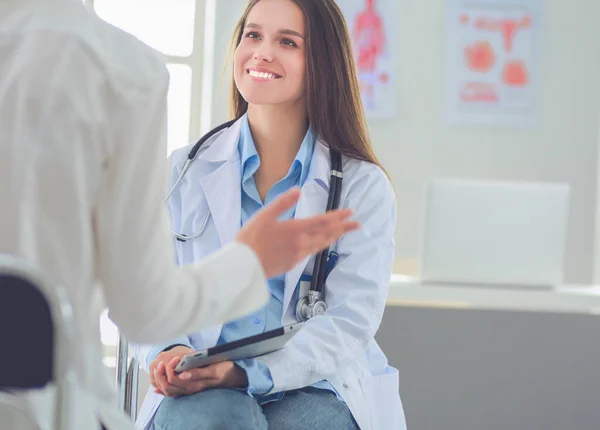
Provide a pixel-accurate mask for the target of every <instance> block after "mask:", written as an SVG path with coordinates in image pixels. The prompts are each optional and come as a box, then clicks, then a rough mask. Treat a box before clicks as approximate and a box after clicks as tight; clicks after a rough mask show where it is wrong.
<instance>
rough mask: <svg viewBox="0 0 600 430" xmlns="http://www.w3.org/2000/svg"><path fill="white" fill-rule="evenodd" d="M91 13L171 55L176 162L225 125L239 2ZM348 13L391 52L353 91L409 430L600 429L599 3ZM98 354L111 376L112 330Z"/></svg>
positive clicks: (186, 1)
mask: <svg viewBox="0 0 600 430" xmlns="http://www.w3.org/2000/svg"><path fill="white" fill-rule="evenodd" d="M86 3H88V5H89V7H90V8H93V9H94V10H95V11H96V12H97V13H98V14H99V16H100V17H102V18H103V19H105V20H107V21H108V22H111V23H113V24H114V25H116V26H118V27H120V28H123V29H124V30H126V31H128V32H130V33H132V34H134V35H136V36H137V37H139V38H140V39H141V40H143V41H144V42H146V43H147V44H149V45H151V46H153V47H154V48H156V49H158V50H160V51H162V52H163V53H164V54H165V55H166V56H167V58H168V62H169V66H168V67H169V72H170V75H171V86H170V90H169V129H168V145H169V152H170V151H172V150H174V149H176V148H178V147H181V146H184V145H187V144H188V143H189V142H191V141H194V140H196V139H198V138H199V137H200V136H201V135H202V134H204V133H206V132H207V131H208V130H210V129H211V128H213V127H215V126H216V125H218V124H221V123H222V122H224V121H226V120H227V119H229V116H228V100H229V98H228V91H229V82H230V79H229V76H230V69H228V66H227V64H228V63H227V59H228V54H229V43H230V37H231V34H232V31H233V28H234V26H235V23H236V21H237V19H238V18H239V16H240V14H241V12H242V10H243V8H244V6H245V4H246V1H245V0H170V1H166V0H94V1H91V0H87V2H86ZM339 3H340V5H341V6H343V7H345V8H346V9H345V10H347V11H348V25H349V27H351V29H354V30H356V29H358V30H356V31H358V32H360V28H361V24H360V22H361V13H363V12H364V13H367V15H362V16H363V18H364V16H368V13H371V14H375V15H376V16H379V17H380V19H381V25H378V31H383V32H384V34H385V35H386V38H385V42H384V43H382V45H384V46H382V47H381V52H380V53H378V54H377V55H379V54H381V55H380V56H381V58H380V59H377V58H376V59H375V61H381V63H380V65H379V66H375V71H374V70H370V69H369V66H368V65H364V64H363V65H361V66H360V67H359V75H361V83H362V84H363V85H364V87H363V90H364V94H363V102H364V103H365V106H366V108H367V117H368V126H369V133H370V136H371V139H372V141H373V144H374V147H375V150H376V153H377V155H378V157H379V159H380V160H382V162H383V165H384V167H385V168H386V169H387V171H388V173H389V175H390V177H391V180H392V182H393V185H394V188H395V192H396V200H397V211H398V219H397V226H396V233H395V242H396V257H395V264H394V275H393V276H392V279H391V281H390V292H389V300H388V306H387V308H386V312H385V315H384V319H383V322H382V325H381V327H380V330H379V332H378V333H377V340H378V342H379V343H380V345H381V347H382V349H383V350H384V352H385V353H386V354H387V356H388V358H389V361H390V365H392V366H394V367H397V368H398V369H399V371H400V394H401V397H402V401H403V405H404V411H405V414H406V419H407V425H408V428H409V429H411V430H437V429H440V430H441V429H444V430H471V429H473V430H475V429H481V430H501V429H502V430H504V429H532V430H533V429H544V430H559V429H560V430H567V429H572V430H588V429H589V430H592V429H594V430H597V429H598V428H600V408H598V405H599V404H600V372H599V370H598V363H600V342H598V339H599V338H598V332H599V330H598V327H600V317H599V316H598V310H599V309H600V288H597V287H594V284H597V283H598V282H599V281H600V248H599V246H600V213H599V212H598V209H599V206H598V202H599V200H598V192H599V188H598V180H599V178H600V162H599V155H600V152H599V150H598V148H599V145H600V33H599V31H598V28H597V23H598V21H599V20H600V2H598V1H596V0H572V1H561V0H539V1H534V0H529V1H527V0H521V1H519V0H514V1H504V2H499V1H493V0H489V1H486V0H473V1H469V2H464V1H459V0H389V1H385V0H379V1H373V2H369V1H364V0H356V1H350V0H348V1H340V2H339ZM369 4H372V5H371V7H373V8H374V9H371V10H369ZM499 4H500V5H499ZM365 11H366V12H365ZM370 22H371V23H372V22H373V21H372V20H371V21H370V20H369V19H364V20H363V24H364V25H366V26H369V25H370V24H369V23H370ZM376 30H377V29H376ZM362 31H366V30H365V29H364V28H363V30H362ZM373 31H375V30H373ZM358 39H359V36H356V40H357V41H358ZM324 43H326V41H324ZM357 45H358V42H357ZM377 55H376V57H377ZM361 67H362V69H361ZM378 67H379V68H378ZM493 70H496V71H497V73H496V74H495V75H494V74H493V73H492V71H493ZM369 76H371V77H372V76H374V79H370V78H369ZM370 85H373V86H374V87H375V90H374V92H373V93H371V92H370V89H369V86H370ZM370 96H371V98H369V97H370ZM165 155H166V154H165ZM102 339H103V343H104V345H105V363H106V365H107V366H108V367H110V368H112V369H114V368H115V367H116V362H117V360H116V357H117V343H118V339H119V334H118V332H117V330H116V328H115V327H114V326H113V325H112V324H111V323H110V321H109V320H108V319H107V318H103V320H102ZM147 384H148V382H147V380H146V378H145V376H144V375H141V374H140V389H139V393H140V396H139V397H140V398H141V397H143V393H145V391H146V387H147Z"/></svg>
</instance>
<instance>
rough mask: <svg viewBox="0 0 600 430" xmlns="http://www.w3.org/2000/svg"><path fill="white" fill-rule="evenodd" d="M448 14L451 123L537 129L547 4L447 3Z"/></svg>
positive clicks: (510, 0) (521, 0) (502, 0)
mask: <svg viewBox="0 0 600 430" xmlns="http://www.w3.org/2000/svg"><path fill="white" fill-rule="evenodd" d="M446 8H447V10H446V20H447V21H446V29H445V33H446V34H445V36H446V37H445V42H444V43H445V45H446V46H445V56H446V58H445V81H444V87H445V90H444V91H445V94H444V98H445V113H446V118H447V120H448V122H449V123H451V124H483V125H514V126H529V125H532V124H534V123H535V122H536V121H537V117H538V114H539V95H538V89H539V85H540V77H539V72H540V70H539V63H540V62H539V55H540V46H539V30H540V27H541V0H447V2H446Z"/></svg>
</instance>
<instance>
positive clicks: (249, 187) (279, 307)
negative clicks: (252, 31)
mask: <svg viewBox="0 0 600 430" xmlns="http://www.w3.org/2000/svg"><path fill="white" fill-rule="evenodd" d="M315 141H316V139H315V136H314V134H313V132H312V130H311V129H310V127H309V129H308V131H307V132H306V135H305V137H304V140H303V141H302V144H301V146H300V150H299V151H298V154H297V155H296V158H294V161H293V162H292V165H291V167H290V170H289V171H288V173H287V175H286V176H285V177H284V178H283V179H281V180H280V181H279V182H277V183H276V184H275V185H273V187H272V188H271V189H270V190H269V192H268V193H267V195H266V197H265V201H264V203H263V202H262V201H261V198H260V196H259V194H258V190H257V188H256V184H255V182H254V174H255V173H256V171H257V170H258V168H259V166H260V157H259V155H258V152H257V151H256V146H255V145H254V140H253V138H252V134H251V132H250V126H249V124H248V117H247V116H246V117H245V118H244V119H243V123H242V128H241V133H240V140H239V146H238V149H239V152H240V160H241V169H242V172H241V177H242V184H241V187H242V219H241V223H242V225H244V224H245V223H246V222H248V220H249V219H250V218H251V217H252V215H254V214H255V213H256V212H257V211H258V210H260V209H261V208H262V207H263V206H264V205H266V204H268V203H270V202H271V201H272V200H274V199H275V198H277V196H279V195H280V194H281V193H283V192H285V191H287V190H288V189H290V188H292V187H294V186H300V187H302V186H303V185H304V182H305V181H306V177H307V176H308V171H309V169H310V162H311V159H312V155H313V151H314V147H315ZM295 211H296V208H295V207H293V208H291V209H290V210H289V211H287V212H286V213H285V214H283V215H282V217H281V218H280V219H282V220H286V219H292V218H293V217H294V214H295ZM284 289H285V275H279V276H276V277H274V278H271V279H269V291H270V293H271V296H270V299H269V302H268V304H267V305H266V306H265V307H264V308H263V309H261V310H260V311H258V312H256V313H254V314H252V315H249V316H247V317H245V318H242V319H239V320H237V321H233V322H231V323H228V324H226V325H225V326H223V330H222V332H221V337H220V339H219V343H225V342H232V341H234V340H237V339H241V338H243V337H248V336H252V335H255V334H259V333H263V332H264V331H268V330H273V329H276V328H279V327H281V318H282V316H283V293H284ZM236 363H237V364H238V366H240V367H242V368H243V369H245V370H246V374H247V376H248V394H250V395H253V396H254V397H255V398H256V399H257V400H258V402H259V403H260V404H264V403H267V402H271V401H277V400H280V399H281V398H282V397H283V393H276V394H273V395H269V396H265V394H266V393H267V392H269V391H270V390H271V389H272V388H273V380H272V379H271V374H270V372H269V369H268V368H267V366H266V365H265V364H263V363H261V362H259V361H258V360H240V361H237V362H236ZM313 386H314V387H316V388H322V389H328V390H331V391H333V392H335V390H334V389H333V387H332V386H331V385H330V384H329V383H328V382H326V381H321V382H318V383H317V384H315V385H313ZM336 394H337V393H336ZM338 397H339V396H338Z"/></svg>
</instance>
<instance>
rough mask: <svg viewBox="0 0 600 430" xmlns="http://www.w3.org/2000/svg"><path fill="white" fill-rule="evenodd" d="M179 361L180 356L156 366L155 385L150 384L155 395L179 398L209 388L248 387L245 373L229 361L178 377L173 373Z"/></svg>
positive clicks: (190, 371) (192, 370)
mask: <svg viewBox="0 0 600 430" xmlns="http://www.w3.org/2000/svg"><path fill="white" fill-rule="evenodd" d="M171 351H172V350H171ZM171 351H168V352H171ZM157 359H158V357H157ZM180 360H181V356H175V357H173V358H172V359H171V360H170V361H169V362H168V363H166V364H165V363H164V362H162V361H161V362H160V363H159V364H158V365H157V367H156V370H155V375H154V381H155V383H153V384H152V385H153V386H154V388H155V390H154V391H155V392H156V393H159V394H162V395H164V396H167V397H180V396H185V395H189V394H195V393H200V392H202V391H206V390H208V389H211V388H245V387H247V386H248V378H247V376H246V371H245V370H243V369H242V368H240V367H238V366H237V365H235V364H234V363H233V362H231V361H224V362H221V363H215V364H211V365H210V366H206V367H202V368H197V369H190V370H186V371H184V372H182V373H180V374H179V375H178V374H176V373H175V367H177V364H178V363H179V361H180Z"/></svg>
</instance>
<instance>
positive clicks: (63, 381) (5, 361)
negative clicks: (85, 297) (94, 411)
mask: <svg viewBox="0 0 600 430" xmlns="http://www.w3.org/2000/svg"><path fill="white" fill-rule="evenodd" d="M74 330H75V326H74V321H73V309H72V307H71V304H70V302H69V300H68V296H67V293H66V290H65V288H64V287H62V286H61V285H57V284H54V283H52V282H51V281H50V280H49V279H48V278H47V277H46V276H45V275H44V274H43V273H42V272H41V271H40V270H39V269H37V268H36V267H34V266H33V265H32V264H30V263H28V262H26V261H24V260H22V259H18V258H15V257H12V256H9V255H5V254H0V342H1V345H2V351H3V353H2V354H0V390H11V391H12V390H28V389H34V388H41V387H44V386H45V385H47V384H48V383H50V382H53V383H54V384H55V385H56V393H57V396H56V409H55V411H56V414H55V420H54V424H55V426H54V428H55V429H57V430H63V429H69V423H70V416H71V413H70V411H69V405H70V403H71V402H70V400H71V396H72V392H73V391H72V390H73V384H74V380H75V377H74V369H75V365H74V357H75V352H74Z"/></svg>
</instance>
